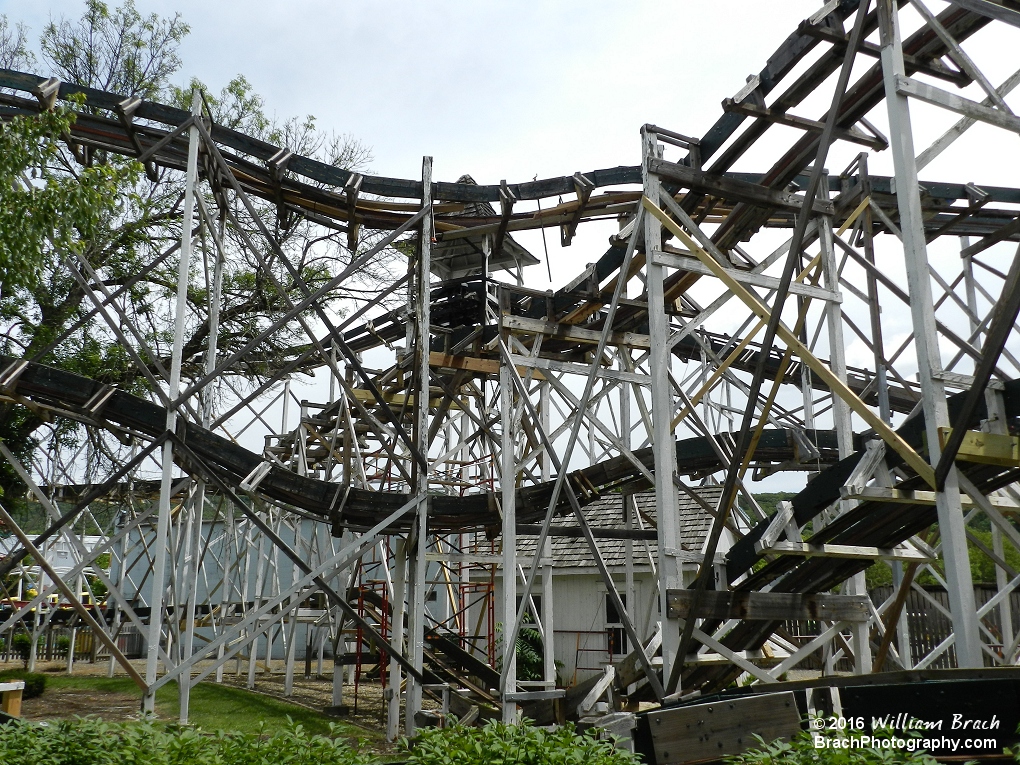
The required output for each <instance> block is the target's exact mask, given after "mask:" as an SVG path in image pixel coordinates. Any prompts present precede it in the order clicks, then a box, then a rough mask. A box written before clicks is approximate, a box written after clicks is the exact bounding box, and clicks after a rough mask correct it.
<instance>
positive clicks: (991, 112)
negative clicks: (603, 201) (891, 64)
mask: <svg viewBox="0 0 1020 765" xmlns="http://www.w3.org/2000/svg"><path fill="white" fill-rule="evenodd" d="M896 91H897V92H898V93H902V94H903V95H905V96H911V97H913V98H916V99H917V100H919V101H924V102H925V103H929V104H933V105H934V106H940V107H942V108H943V109H948V110H949V111H951V112H956V113H957V114H962V115H963V116H964V117H970V118H971V119H975V120H979V121H981V122H987V123H988V124H989V125H995V126H996V127H1000V128H1003V129H1005V130H1010V131H1012V132H1014V133H1020V117H1017V116H1015V115H1013V114H1009V113H1007V112H1004V111H1001V110H999V109H993V108H992V107H990V106H984V105H983V104H980V103H978V102H977V101H971V100H970V99H969V98H963V97H962V96H958V95H956V94H955V93H950V92H948V91H945V90H942V89H941V88H936V87H934V86H932V85H928V84H927V83H924V82H919V81H917V80H915V79H912V78H910V77H902V76H900V77H897V78H896Z"/></svg>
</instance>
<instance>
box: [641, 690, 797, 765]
mask: <svg viewBox="0 0 1020 765" xmlns="http://www.w3.org/2000/svg"><path fill="white" fill-rule="evenodd" d="M648 727H649V730H650V732H651V735H652V745H653V747H654V750H655V762H656V765H681V763H695V762H705V761H709V760H718V759H721V758H723V757H726V756H728V755H733V754H740V753H741V752H743V751H744V750H746V749H749V748H750V747H752V746H756V745H758V740H757V739H756V738H755V737H754V736H755V734H757V735H759V736H761V737H762V738H763V739H765V740H766V741H774V740H775V739H784V740H786V741H789V740H790V739H791V738H792V737H793V736H795V735H797V734H798V733H800V730H801V727H800V712H799V711H798V710H797V703H796V701H795V700H794V696H793V693H792V692H791V691H785V692H782V693H763V694H761V695H758V696H749V697H747V698H742V699H733V700H726V701H714V702H711V703H708V704H695V705H692V706H685V707H673V708H670V709H663V710H660V711H655V712H649V713H648Z"/></svg>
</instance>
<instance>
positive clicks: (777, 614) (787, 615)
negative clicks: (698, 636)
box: [666, 590, 870, 622]
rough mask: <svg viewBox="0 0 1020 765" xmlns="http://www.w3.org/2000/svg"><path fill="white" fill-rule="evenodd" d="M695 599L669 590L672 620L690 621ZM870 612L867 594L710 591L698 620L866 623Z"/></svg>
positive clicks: (689, 593) (687, 592) (704, 596)
mask: <svg viewBox="0 0 1020 765" xmlns="http://www.w3.org/2000/svg"><path fill="white" fill-rule="evenodd" d="M693 600H694V592H693V590H666V603H667V607H668V609H669V610H668V614H669V617H670V618H671V619H687V618H688V617H689V616H690V614H691V603H692V602H693ZM869 613H870V612H869V609H868V598H867V596H866V595H831V594H829V593H817V594H816V593H799V592H725V591H723V592H717V591H712V590H708V591H706V592H704V593H702V599H701V600H700V601H699V605H698V613H697V618H699V619H744V620H746V621H785V620H787V619H790V620H805V619H822V620H825V621H846V622H866V621H867V620H868V616H869Z"/></svg>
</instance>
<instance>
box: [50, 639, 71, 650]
mask: <svg viewBox="0 0 1020 765" xmlns="http://www.w3.org/2000/svg"><path fill="white" fill-rule="evenodd" d="M54 647H55V648H56V649H57V653H67V652H68V651H70V650H71V638H69V637H68V636H67V635H60V636H59V637H58V638H57V639H56V641H55V642H54Z"/></svg>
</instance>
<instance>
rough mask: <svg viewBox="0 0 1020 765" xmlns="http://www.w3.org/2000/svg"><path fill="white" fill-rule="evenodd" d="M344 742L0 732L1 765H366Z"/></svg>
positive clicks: (31, 729) (190, 733) (58, 727)
mask: <svg viewBox="0 0 1020 765" xmlns="http://www.w3.org/2000/svg"><path fill="white" fill-rule="evenodd" d="M373 761H374V758H373V757H368V756H365V755H362V754H359V753H358V752H356V751H355V750H354V749H352V748H351V747H350V746H348V745H347V743H346V742H345V741H343V740H342V739H339V738H330V737H327V736H319V735H309V734H308V733H306V732H305V731H304V730H303V729H302V728H301V726H300V725H291V726H290V727H289V728H285V729H283V730H280V731H277V732H275V733H273V734H272V735H270V734H268V733H266V732H264V731H263V732H262V733H261V734H259V733H253V734H248V733H244V734H241V733H238V734H234V733H213V734H203V733H201V732H199V731H196V730H194V729H190V728H183V729H181V728H166V727H163V726H160V725H157V724H153V723H116V724H113V723H104V722H101V721H99V720H96V719H93V718H86V719H80V718H79V719H75V720H60V721H57V722H53V723H50V724H48V725H39V724H36V723H26V722H15V723H11V724H9V725H6V726H0V763H12V765H13V764H14V763H16V764H17V765H84V763H88V765H122V764H123V763H132V765H367V764H368V763H370V762H373Z"/></svg>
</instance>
